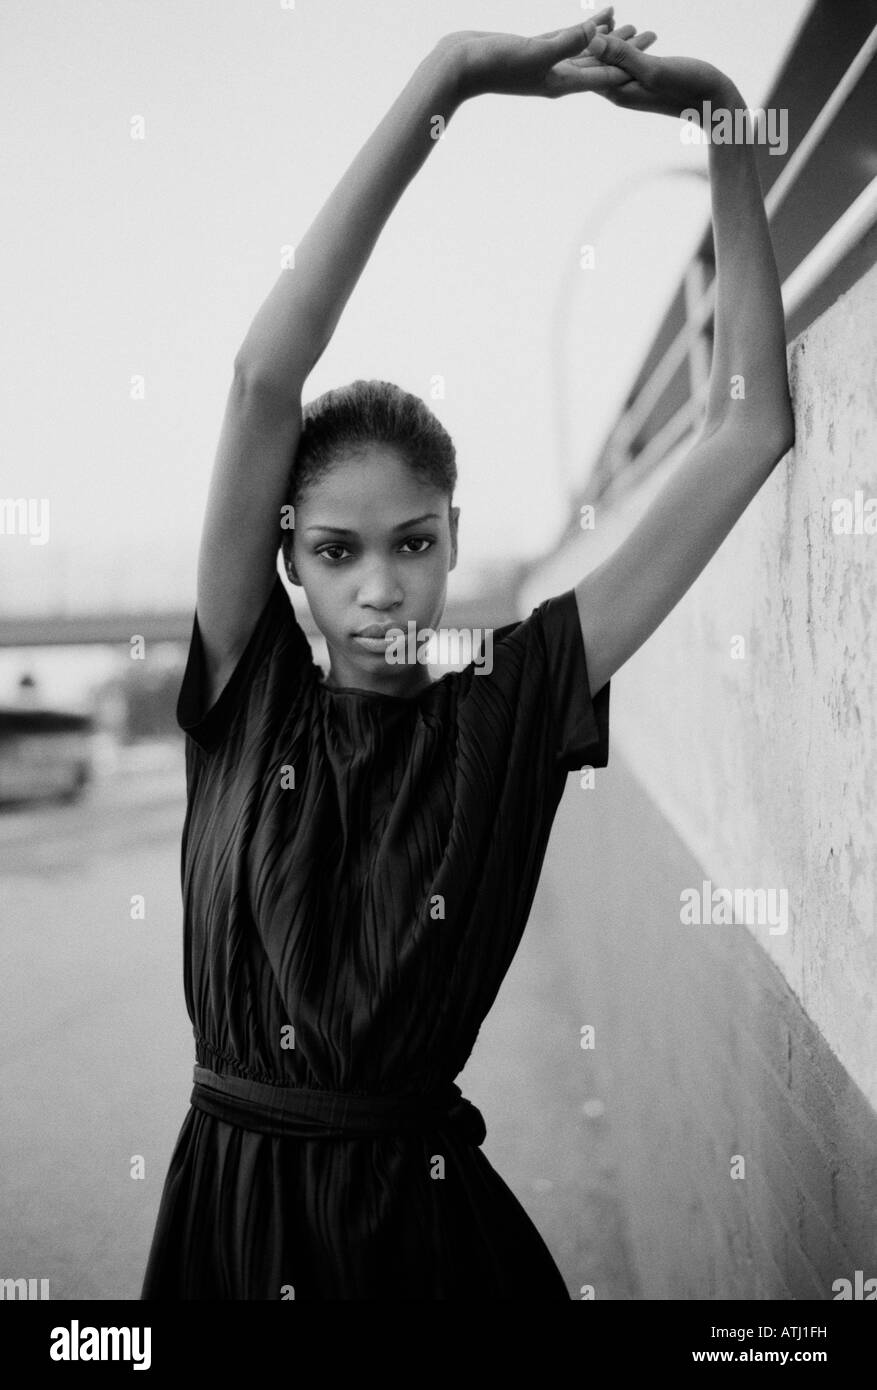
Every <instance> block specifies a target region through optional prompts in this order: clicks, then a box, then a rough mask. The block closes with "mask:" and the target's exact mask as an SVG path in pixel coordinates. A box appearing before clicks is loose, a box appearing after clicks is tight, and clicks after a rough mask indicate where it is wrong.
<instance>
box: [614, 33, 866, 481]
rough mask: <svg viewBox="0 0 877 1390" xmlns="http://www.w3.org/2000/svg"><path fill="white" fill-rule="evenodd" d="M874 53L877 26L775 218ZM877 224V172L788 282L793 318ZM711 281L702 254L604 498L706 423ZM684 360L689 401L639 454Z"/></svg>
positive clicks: (633, 405)
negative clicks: (650, 423)
mask: <svg viewBox="0 0 877 1390" xmlns="http://www.w3.org/2000/svg"><path fill="white" fill-rule="evenodd" d="M875 54H877V26H875V28H874V29H873V30H872V31H871V33H870V34H869V36H868V38H867V39H866V41H865V43H864V44H863V45H862V47H861V48H860V49H859V51H858V53H857V54H856V56H855V58H854V59H853V61H852V62H851V63H850V65H849V67H848V68H847V69H846V71H845V72H844V74H843V76H842V78H841V80H840V81H839V82H838V84H837V86H836V87H835V88H834V90H833V91H832V93H831V95H830V97H829V98H828V100H827V101H826V103H825V105H824V106H823V107H822V108H821V110H820V111H819V113H818V115H817V116H816V118H815V119H814V121H813V123H812V125H811V126H810V129H809V130H808V132H807V134H806V136H805V137H804V139H803V140H802V141H801V143H800V145H798V147H797V149H796V150H795V151H794V152H793V154H792V155H791V156H790V157H789V160H788V163H787V164H786V166H785V168H784V169H783V170H782V172H781V173H780V175H779V177H778V178H777V180H776V182H775V183H774V184H773V186H772V187H771V188H770V190H769V192H768V193H767V194H766V196H765V200H764V201H765V210H766V212H767V216H768V220H769V221H771V220H773V219H774V218H775V217H776V214H777V212H778V210H779V208H780V207H781V206H782V204H783V203H784V202H785V200H786V198H787V197H788V195H789V193H790V192H791V191H792V189H793V188H794V187H795V185H796V183H797V181H798V179H799V178H800V176H801V172H802V170H803V169H804V167H805V165H806V164H807V163H808V161H809V160H810V158H811V157H812V155H813V153H814V151H815V150H817V149H818V148H819V146H820V144H821V143H822V141H823V140H824V139H825V135H826V133H827V131H828V130H829V128H830V127H831V125H832V123H833V122H834V120H835V119H836V118H837V116H838V114H839V113H840V111H841V110H842V109H843V107H844V106H845V105H846V103H847V102H848V101H849V98H850V97H851V95H852V94H853V92H854V91H855V89H856V87H857V84H858V83H859V81H860V80H861V78H862V76H863V74H864V73H865V71H866V69H867V68H868V66H869V64H870V63H871V61H872V60H873V58H874V56H875ZM875 223H877V177H875V178H873V179H872V180H871V182H870V183H869V184H868V185H867V186H866V187H865V188H864V189H863V190H862V192H861V193H860V194H859V196H858V197H857V198H856V199H855V200H854V202H853V203H852V204H851V205H850V206H849V207H848V208H847V209H846V211H845V212H843V213H842V214H841V216H840V217H839V218H838V219H837V221H836V222H834V224H833V225H832V226H831V227H830V229H829V230H828V231H827V232H826V233H825V235H824V236H823V237H822V238H821V239H820V240H819V241H818V242H817V243H816V245H815V246H814V247H813V248H812V249H811V251H810V252H809V253H808V254H807V255H806V256H805V257H804V259H803V260H801V261H800V262H799V264H798V265H797V266H796V267H795V269H794V270H793V271H792V272H791V274H789V275H788V276H787V278H786V279H785V281H784V282H783V286H782V295H783V307H784V309H785V313H786V319H787V322H788V321H789V320H790V319H791V317H792V315H793V314H795V313H796V311H797V310H798V309H799V308H800V307H801V305H802V304H803V303H804V302H805V300H806V299H808V298H809V296H810V295H812V294H813V292H814V291H815V290H816V289H818V287H819V286H820V285H821V284H823V283H824V282H825V280H826V279H827V278H828V276H829V275H830V274H831V273H832V272H833V271H834V270H835V269H836V268H837V266H838V265H839V264H840V262H841V261H842V260H843V259H844V258H845V256H846V255H847V254H848V253H849V252H850V251H851V250H852V249H853V248H854V247H855V246H856V245H857V244H858V243H859V242H860V241H861V240H862V238H863V237H864V236H865V235H866V233H867V232H869V231H870V229H871V228H872V227H873V226H874V225H875ZM705 282H706V266H705V264H704V261H703V258H702V256H701V255H700V253H698V254H697V255H695V256H694V257H693V259H692V261H691V263H690V265H689V268H688V271H687V272H686V276H685V281H684V285H683V296H684V323H683V325H682V327H681V328H680V330H679V332H678V333H677V334H676V336H675V337H674V338H673V340H672V342H671V343H670V345H669V346H668V347H667V349H666V350H665V352H664V353H663V355H662V357H661V359H660V361H659V362H658V363H657V365H656V366H655V367H654V369H653V370H652V372H651V373H650V375H649V376H648V377H647V378H646V380H645V381H644V382H643V384H642V386H641V387H640V388H639V390H638V391H637V393H636V395H635V397H634V398H633V399H632V400H631V401H630V403H629V404H628V406H627V407H626V409H625V410H624V412H623V413H622V415H621V417H620V418H619V420H618V422H617V424H616V425H615V427H614V429H613V430H612V432H611V434H610V436H609V439H608V441H607V443H606V446H605V449H604V451H603V455H602V458H601V462H602V463H603V465H604V469H603V471H604V478H603V485H602V487H601V488H600V496H605V494H606V493H607V492H608V491H610V490H611V489H613V488H614V487H615V486H616V485H617V484H618V482H619V481H620V480H621V479H622V478H623V480H624V483H625V484H634V483H636V482H637V481H638V479H640V478H641V477H643V476H644V475H645V474H646V473H648V472H649V471H650V470H651V469H652V468H653V467H655V466H656V465H657V464H658V463H660V462H661V460H662V459H663V458H664V457H666V455H667V454H668V453H669V451H670V450H671V449H673V448H675V447H676V446H677V445H678V444H680V443H681V442H682V441H683V440H684V439H686V438H687V437H688V436H689V435H693V434H696V432H697V430H698V428H699V427H700V425H701V424H702V422H703V416H704V410H705V405H706V396H707V384H708V366H707V364H708V361H709V355H710V349H709V344H708V340H707V337H706V334H705V329H706V328H707V326H708V325H709V324H710V322H711V321H712V318H713V315H714V311H715V299H716V288H715V280H714V279H713V280H710V281H709V283H705ZM686 359H687V361H688V366H689V381H690V394H689V396H688V399H687V400H686V401H685V402H684V404H683V405H682V406H680V407H679V408H678V409H677V410H676V411H675V412H674V414H673V415H672V416H671V417H670V418H669V419H668V420H667V421H666V422H665V423H664V424H663V425H662V426H661V427H660V428H659V429H658V430H656V432H655V433H654V434H653V435H652V436H651V438H650V439H648V441H647V442H646V444H645V445H644V447H642V448H641V449H639V450H637V451H636V453H634V450H633V445H634V442H635V440H636V439H637V437H638V436H639V435H640V433H641V432H642V430H643V428H644V426H645V425H646V424H647V422H648V420H649V417H650V415H651V414H652V412H653V411H654V410H655V408H656V406H658V405H659V403H660V401H661V400H662V398H663V396H664V394H665V392H666V391H667V389H668V388H669V386H670V385H671V383H672V382H673V380H674V378H675V376H676V374H677V372H678V371H679V369H680V367H682V365H683V364H684V363H685V361H686Z"/></svg>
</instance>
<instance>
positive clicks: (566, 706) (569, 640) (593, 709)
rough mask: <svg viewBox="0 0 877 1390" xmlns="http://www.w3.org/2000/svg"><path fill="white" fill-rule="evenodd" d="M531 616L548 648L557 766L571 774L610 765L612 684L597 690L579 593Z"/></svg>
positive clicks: (551, 600) (568, 593) (542, 607)
mask: <svg viewBox="0 0 877 1390" xmlns="http://www.w3.org/2000/svg"><path fill="white" fill-rule="evenodd" d="M531 616H532V618H533V619H534V620H537V621H536V631H537V632H538V634H539V637H540V640H541V643H542V647H543V655H544V663H545V665H544V673H545V684H546V690H547V697H548V700H549V705H550V721H551V726H552V742H553V745H554V750H555V757H556V760H557V765H558V767H561V768H563V769H564V770H565V771H567V772H574V771H577V770H578V769H579V768H582V767H586V766H587V767H606V766H607V764H608V762H609V696H610V686H611V682H610V681H607V682H606V684H605V685H604V686H603V687H602V688H601V689H600V690H598V691H597V692H596V693H592V691H591V684H590V679H589V677H588V660H587V654H586V652H585V644H584V639H583V637H582V625H581V620H580V618H579V609H578V604H577V602H576V596H575V591H574V590H573V589H567V590H566V592H565V593H562V594H558V595H557V596H556V597H554V598H549V599H546V600H545V601H544V602H543V603H541V604H540V605H539V606H538V608H536V609H534V611H533V614H532V615H531Z"/></svg>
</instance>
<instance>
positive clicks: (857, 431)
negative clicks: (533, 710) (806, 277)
mask: <svg viewBox="0 0 877 1390" xmlns="http://www.w3.org/2000/svg"><path fill="white" fill-rule="evenodd" d="M789 356H790V375H791V381H792V390H793V396H794V400H795V406H796V418H797V441H796V446H795V449H794V450H793V452H792V453H791V454H790V455H788V457H787V458H786V459H785V460H783V462H782V463H781V464H780V465H779V466H778V467H777V468H776V470H775V471H774V473H773V474H772V475H771V477H770V478H769V479H768V481H767V483H766V484H765V485H764V487H763V488H762V489H761V491H760V492H759V493H758V495H757V496H756V498H755V499H754V500H753V502H752V503H751V504H750V506H749V508H748V509H747V511H746V512H745V513H744V515H743V517H742V518H741V519H740V521H739V522H738V523H737V525H736V526H735V528H734V530H733V531H732V533H731V535H730V536H729V537H728V538H727V540H726V541H725V543H724V544H723V546H722V547H721V548H720V550H719V552H718V553H717V554H716V556H714V558H713V560H712V561H711V562H710V564H709V565H708V567H707V569H706V570H705V571H704V573H703V574H702V575H701V576H700V578H699V579H698V580H697V582H696V583H695V584H694V586H693V587H692V589H691V590H689V592H688V594H686V596H685V597H684V599H683V600H682V601H681V602H680V604H679V605H678V606H677V607H676V609H675V610H674V612H673V613H672V614H671V615H670V617H669V618H668V619H667V620H666V621H665V622H664V624H663V625H662V626H661V628H660V629H659V630H658V631H657V632H656V633H655V634H654V635H653V636H652V637H651V638H650V639H649V640H648V641H647V642H646V643H645V644H644V646H643V647H642V648H641V649H640V651H639V652H637V653H636V654H635V655H634V656H633V657H632V658H631V660H630V661H629V662H628V663H627V664H626V665H625V666H624V667H623V668H622V669H621V670H620V671H619V672H618V673H617V674H616V676H615V677H614V678H613V695H612V736H613V746H614V749H615V750H616V751H617V752H622V753H623V754H624V756H625V758H626V759H627V761H628V762H629V764H630V766H631V767H632V768H633V769H634V772H635V776H636V778H637V781H638V782H639V784H640V785H641V787H642V788H643V789H645V790H646V791H648V793H649V795H650V797H651V799H652V801H653V802H654V804H655V806H656V807H657V808H658V810H659V812H660V814H661V816H662V817H663V818H664V819H665V821H666V822H667V824H668V826H670V827H672V828H673V829H674V830H675V831H676V832H677V834H678V836H679V838H680V840H681V842H682V844H684V845H685V846H686V847H687V849H688V851H689V853H690V856H691V862H690V864H689V865H688V866H687V867H686V869H685V871H684V872H677V874H676V877H675V878H669V877H668V878H667V879H666V886H667V889H668V894H669V896H668V899H667V901H668V908H667V910H668V912H669V910H670V909H669V904H670V903H671V902H673V901H675V903H676V904H677V907H676V914H675V916H676V921H675V924H674V923H673V922H671V921H668V922H667V929H668V931H669V932H670V937H671V938H672V939H673V940H674V941H676V940H679V939H680V938H679V932H680V931H683V932H684V930H685V929H683V928H682V927H681V924H680V923H679V920H678V915H679V906H678V904H679V901H680V898H679V894H680V893H681V892H682V891H683V889H686V888H695V889H698V890H699V889H700V888H701V884H702V882H703V879H707V880H709V882H710V883H711V885H712V886H713V887H716V888H717V887H725V888H730V889H737V888H741V889H758V888H764V889H771V888H773V889H775V890H781V889H784V890H786V893H787V902H788V929H787V930H786V931H785V932H784V933H783V932H782V931H780V930H777V927H776V926H775V927H774V929H773V931H772V930H771V927H770V926H769V925H768V924H764V925H752V926H750V927H745V926H739V925H731V926H721V925H712V926H709V927H704V928H702V929H701V930H702V932H703V933H704V935H709V936H710V938H711V939H712V938H719V937H723V936H724V937H726V938H727V942H728V943H731V944H730V947H723V948H721V949H731V950H732V952H737V953H739V955H740V959H741V961H742V960H743V958H744V953H745V952H750V951H751V948H752V946H753V945H754V946H755V948H756V951H757V952H760V953H762V954H763V955H764V956H765V957H767V958H769V959H770V960H771V961H773V962H774V964H775V966H776V968H777V971H778V977H777V978H780V979H782V980H784V981H785V982H786V983H787V985H788V987H789V989H790V992H791V996H792V997H794V998H795V999H797V1000H798V1001H799V1003H800V1005H801V1007H802V1010H803V1015H802V1018H803V1016H806V1018H807V1019H809V1020H810V1021H811V1022H812V1024H813V1025H814V1026H815V1028H816V1029H817V1030H818V1035H819V1036H821V1038H822V1039H823V1040H824V1042H825V1045H826V1046H827V1048H828V1049H829V1052H830V1054H831V1055H832V1056H833V1057H834V1058H836V1060H837V1062H838V1063H839V1065H840V1069H841V1070H840V1072H839V1075H840V1076H843V1075H844V1074H846V1075H848V1077H849V1078H850V1080H851V1081H852V1083H854V1084H855V1086H856V1087H857V1088H858V1089H859V1091H861V1093H862V1094H863V1095H864V1096H865V1097H867V1099H868V1101H869V1102H870V1104H871V1106H872V1107H875V1106H877V1009H875V993H877V990H875V987H877V935H875V883H877V667H875V663H874V646H873V642H872V638H871V634H872V630H873V627H874V624H875V609H877V535H869V534H859V535H857V534H853V535H839V534H835V533H834V532H833V529H832V502H833V501H834V500H835V499H837V498H849V499H851V500H852V499H853V498H854V495H855V492H856V490H857V489H858V490H860V492H862V493H863V494H864V498H865V499H867V498H869V497H877V373H875V362H877V267H875V268H872V270H871V271H870V272H869V273H868V274H867V275H866V276H864V277H863V279H862V280H860V281H859V282H858V283H857V284H856V285H855V286H854V287H853V288H852V289H851V290H850V291H849V293H847V294H846V295H844V296H843V297H842V298H841V299H839V300H838V301H837V302H836V303H835V304H834V305H833V306H832V307H831V308H830V309H829V310H828V311H827V312H826V313H825V314H824V315H823V316H822V317H821V318H820V319H819V320H818V321H817V322H816V323H814V324H813V325H812V326H811V327H810V328H809V329H808V330H807V331H806V332H805V333H804V334H802V335H801V337H800V338H799V339H797V340H796V341H795V342H794V344H792V346H791V348H790V354H789ZM677 462H678V459H676V458H671V459H669V460H667V462H666V464H665V466H664V467H663V468H662V471H661V473H660V474H657V475H655V476H654V477H653V478H652V479H651V480H650V482H649V484H648V485H647V486H644V487H643V488H641V489H640V490H639V491H638V492H637V493H636V495H635V496H634V497H632V498H631V499H630V500H629V502H628V504H627V505H626V507H625V508H624V509H623V510H622V509H619V510H616V511H615V513H614V514H612V513H609V512H601V513H600V514H599V515H598V519H597V530H596V532H595V533H593V534H588V533H583V534H582V537H581V539H580V540H578V541H577V542H576V543H574V544H572V545H570V546H568V547H566V548H565V549H564V550H563V551H562V552H561V553H560V554H558V555H557V556H555V557H554V558H553V559H552V560H551V562H549V563H546V564H545V565H543V566H541V567H540V568H539V569H538V571H536V572H534V574H533V576H532V579H531V581H530V582H529V583H528V585H527V588H526V590H525V592H524V594H523V596H522V598H523V602H522V611H524V612H529V611H530V609H531V608H532V607H533V606H534V605H535V604H536V603H538V602H539V601H540V600H541V599H542V598H544V597H546V596H547V595H549V594H553V593H558V592H562V591H563V590H564V589H566V588H569V587H571V585H573V584H574V583H575V582H576V580H577V579H579V578H580V577H581V576H582V575H583V574H585V573H586V572H587V571H588V570H590V569H591V568H593V566H594V565H595V564H596V563H598V562H599V561H600V559H602V557H603V555H604V554H605V553H608V552H609V551H611V550H612V549H613V548H614V546H615V545H617V543H618V541H619V540H620V539H621V538H622V536H623V535H624V534H625V533H626V532H627V531H628V530H629V529H630V527H631V526H632V525H633V524H634V522H635V521H636V520H637V518H638V516H639V515H640V514H641V512H642V510H643V508H644V507H646V506H647V505H648V503H649V501H650V500H651V498H652V496H653V495H654V493H655V491H656V490H657V489H658V488H659V487H660V486H661V485H662V484H663V481H664V479H665V477H666V476H667V474H668V473H669V472H671V471H672V469H673V468H674V467H675V465H676V463H677ZM875 505H877V504H875ZM679 543H680V545H684V544H685V517H684V516H680V518H679ZM740 639H742V644H741V640H740ZM739 650H742V653H743V655H742V657H739V658H738V657H736V656H735V655H734V653H735V651H739ZM599 775H600V774H598V776H599ZM616 832H617V834H618V835H619V836H623V835H624V834H625V829H624V817H623V814H622V815H621V819H620V820H619V822H618V824H617V826H616ZM667 872H668V874H669V869H668V871H667ZM671 916H672V914H671ZM689 930H690V929H689ZM747 938H748V939H747ZM668 939H670V938H668ZM683 939H684V937H683ZM716 949H720V948H718V947H717V948H716ZM734 958H735V957H734V955H733V954H732V956H731V957H730V959H731V960H733V959H734ZM756 958H757V957H756ZM746 959H749V957H748V956H747V957H746ZM718 1002H719V1003H720V1001H718ZM798 1023H799V1024H800V1025H801V1026H802V1027H803V1022H802V1019H801V1018H799V1020H798ZM873 1272H874V1273H877V1270H875V1271H873Z"/></svg>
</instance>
